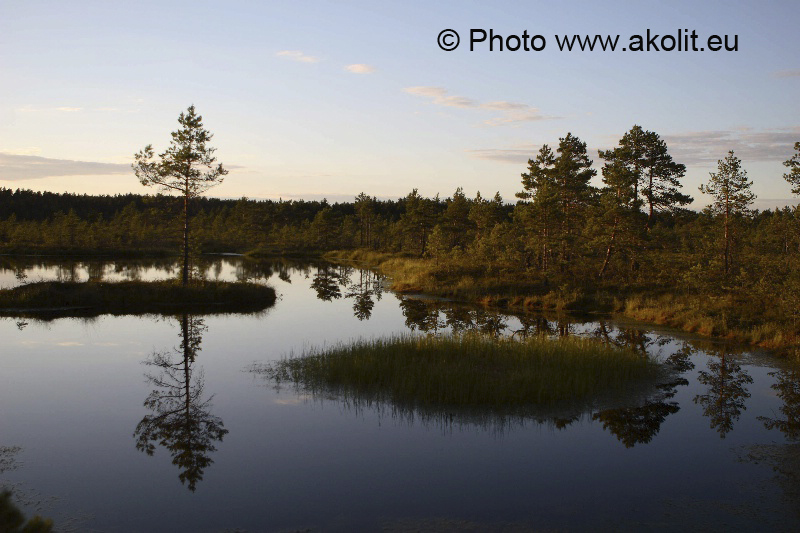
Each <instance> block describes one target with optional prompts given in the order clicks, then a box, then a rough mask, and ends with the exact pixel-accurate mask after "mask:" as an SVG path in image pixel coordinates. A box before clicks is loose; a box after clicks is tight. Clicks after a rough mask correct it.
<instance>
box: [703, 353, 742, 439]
mask: <svg viewBox="0 0 800 533" xmlns="http://www.w3.org/2000/svg"><path fill="white" fill-rule="evenodd" d="M711 355H715V356H716V357H717V359H713V360H710V361H709V362H708V371H706V370H701V371H700V372H699V373H698V376H697V381H699V382H700V383H701V384H703V385H706V386H708V390H707V392H706V393H705V394H698V395H697V396H695V398H694V402H695V403H697V404H700V405H701V406H702V407H703V415H705V416H707V417H708V418H709V422H710V424H711V427H712V428H714V429H716V430H717V432H718V433H719V436H720V438H723V439H724V438H725V435H727V434H728V433H729V432H730V431H731V430H732V429H733V423H734V422H736V421H737V420H739V416H740V415H741V414H742V411H744V410H745V400H746V399H747V398H749V397H750V392H749V391H748V390H747V387H746V385H749V384H751V383H753V378H751V377H750V375H749V374H748V373H747V372H746V371H745V370H743V369H742V367H741V366H740V365H739V364H737V363H736V361H735V360H734V359H733V358H732V356H731V355H730V354H728V353H727V350H726V349H725V348H722V349H721V350H720V351H718V353H716V354H711Z"/></svg>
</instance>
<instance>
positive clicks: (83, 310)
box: [0, 280, 276, 318]
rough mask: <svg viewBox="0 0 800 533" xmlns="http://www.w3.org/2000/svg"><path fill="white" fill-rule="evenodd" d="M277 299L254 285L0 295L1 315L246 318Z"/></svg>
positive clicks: (43, 285)
mask: <svg viewBox="0 0 800 533" xmlns="http://www.w3.org/2000/svg"><path fill="white" fill-rule="evenodd" d="M275 298H276V297H275V289H273V288H272V287H268V286H265V285H259V284H256V283H230V282H221V281H203V282H193V283H190V284H188V285H181V284H180V282H178V281H175V280H169V281H149V282H144V281H120V282H101V281H90V282H83V283H82V282H54V281H46V282H38V283H29V284H27V285H21V286H19V287H14V288H11V289H2V290H0V316H29V317H43V318H46V317H56V316H59V317H60V316H97V315H101V314H112V315H127V314H145V313H153V314H175V313H182V312H192V313H238V312H245V313H248V312H258V311H262V310H264V309H267V308H269V307H271V306H272V305H274V304H275Z"/></svg>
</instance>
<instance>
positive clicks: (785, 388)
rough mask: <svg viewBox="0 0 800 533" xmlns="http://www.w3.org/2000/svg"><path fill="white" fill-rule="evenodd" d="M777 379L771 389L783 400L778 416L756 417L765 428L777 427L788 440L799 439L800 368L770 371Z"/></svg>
mask: <svg viewBox="0 0 800 533" xmlns="http://www.w3.org/2000/svg"><path fill="white" fill-rule="evenodd" d="M770 375H771V376H774V377H775V378H776V379H777V381H776V382H775V383H774V384H773V385H772V389H773V390H774V391H775V392H776V393H777V395H778V398H780V399H781V400H782V401H783V405H782V406H781V407H780V409H779V411H780V416H776V417H774V418H773V417H767V416H760V417H758V419H759V420H761V421H762V422H763V423H764V426H765V427H766V428H767V429H777V430H778V431H780V432H781V433H783V435H784V436H785V437H786V438H787V439H788V440H790V441H800V370H798V369H796V368H792V369H786V370H781V371H779V372H772V373H770Z"/></svg>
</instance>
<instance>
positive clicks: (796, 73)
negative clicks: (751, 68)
mask: <svg viewBox="0 0 800 533" xmlns="http://www.w3.org/2000/svg"><path fill="white" fill-rule="evenodd" d="M774 76H775V77H776V78H797V77H800V68H795V69H789V70H779V71H778V72H776V73H775V74H774Z"/></svg>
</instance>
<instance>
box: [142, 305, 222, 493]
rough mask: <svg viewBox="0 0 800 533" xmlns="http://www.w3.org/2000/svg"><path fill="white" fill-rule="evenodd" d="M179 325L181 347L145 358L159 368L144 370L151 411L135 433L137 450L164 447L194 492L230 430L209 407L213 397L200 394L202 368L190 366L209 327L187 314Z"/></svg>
mask: <svg viewBox="0 0 800 533" xmlns="http://www.w3.org/2000/svg"><path fill="white" fill-rule="evenodd" d="M180 325H181V332H180V337H181V344H180V348H179V349H173V350H168V351H164V352H153V354H152V355H151V356H150V358H149V359H147V360H146V361H145V364H146V365H148V366H150V367H153V368H155V369H156V371H157V372H158V373H148V374H145V376H146V377H147V381H148V382H149V383H151V384H152V385H153V386H154V387H155V388H154V389H153V391H152V392H151V393H150V395H149V396H148V397H147V399H146V400H145V401H144V406H145V407H147V408H148V409H149V410H150V411H152V413H151V414H148V415H146V416H145V417H144V418H142V420H141V422H139V424H138V425H137V426H136V430H135V432H134V437H135V438H136V449H138V450H139V451H142V452H144V453H146V454H147V455H153V454H154V453H155V450H156V445H160V446H163V447H164V448H166V449H167V450H168V451H169V453H170V454H171V455H172V464H174V465H176V466H177V467H178V468H179V469H180V474H179V476H178V477H179V479H180V480H181V483H185V484H186V485H187V486H188V488H189V490H191V491H193V492H194V490H195V489H196V486H197V482H198V481H201V480H202V479H203V471H204V469H205V468H207V467H208V466H209V465H211V464H212V463H213V461H212V459H211V458H210V457H209V456H210V454H211V453H212V452H214V451H216V449H217V448H216V442H217V441H221V440H222V438H223V437H224V436H225V435H226V434H227V433H228V430H227V429H224V428H223V424H222V419H220V418H219V417H217V416H214V415H212V414H211V412H210V410H211V400H212V398H213V396H211V397H209V398H207V399H205V400H204V399H203V393H204V390H203V389H204V379H203V372H202V369H200V370H197V371H195V369H194V368H193V366H194V362H195V357H196V356H197V352H199V351H200V344H201V342H202V334H203V333H204V332H205V331H206V330H207V327H206V326H205V323H204V322H203V319H202V318H198V317H193V316H189V315H183V316H181V317H180Z"/></svg>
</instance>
